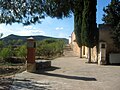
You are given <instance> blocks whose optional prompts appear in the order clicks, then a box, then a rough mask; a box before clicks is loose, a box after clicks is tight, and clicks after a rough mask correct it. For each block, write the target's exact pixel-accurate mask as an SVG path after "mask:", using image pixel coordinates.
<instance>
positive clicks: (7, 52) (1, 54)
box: [0, 47, 12, 62]
mask: <svg viewBox="0 0 120 90" xmlns="http://www.w3.org/2000/svg"><path fill="white" fill-rule="evenodd" d="M11 52H12V51H11V47H7V48H3V49H2V50H1V51H0V59H1V60H2V62H5V60H6V59H7V58H9V57H11V54H12V53H11Z"/></svg>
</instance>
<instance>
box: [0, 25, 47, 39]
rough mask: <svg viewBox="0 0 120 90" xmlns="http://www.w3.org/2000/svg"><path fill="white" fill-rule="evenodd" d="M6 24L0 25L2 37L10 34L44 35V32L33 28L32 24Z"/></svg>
mask: <svg viewBox="0 0 120 90" xmlns="http://www.w3.org/2000/svg"><path fill="white" fill-rule="evenodd" d="M15 27H17V26H6V25H0V33H3V37H6V36H8V35H10V34H15V35H20V36H30V35H46V33H45V32H44V31H43V30H41V29H38V28H34V27H33V26H24V27H21V28H19V27H17V28H15Z"/></svg>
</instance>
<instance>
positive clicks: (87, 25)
mask: <svg viewBox="0 0 120 90" xmlns="http://www.w3.org/2000/svg"><path fill="white" fill-rule="evenodd" d="M96 3H97V2H96V0H92V1H90V0H85V1H84V10H83V14H82V16H83V19H82V31H81V37H82V44H83V45H84V46H87V47H88V48H89V53H88V62H91V48H92V47H93V46H94V45H95V41H96V40H95V38H96V31H97V24H96Z"/></svg>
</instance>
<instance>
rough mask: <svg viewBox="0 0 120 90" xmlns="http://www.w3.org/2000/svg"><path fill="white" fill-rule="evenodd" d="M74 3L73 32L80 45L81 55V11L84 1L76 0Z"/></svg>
mask: <svg viewBox="0 0 120 90" xmlns="http://www.w3.org/2000/svg"><path fill="white" fill-rule="evenodd" d="M76 4H77V5H76ZM76 4H75V9H74V32H75V36H76V42H77V44H78V46H79V47H80V57H82V43H81V27H82V12H83V7H84V5H83V4H84V3H83V0H78V1H76ZM78 6H79V7H78Z"/></svg>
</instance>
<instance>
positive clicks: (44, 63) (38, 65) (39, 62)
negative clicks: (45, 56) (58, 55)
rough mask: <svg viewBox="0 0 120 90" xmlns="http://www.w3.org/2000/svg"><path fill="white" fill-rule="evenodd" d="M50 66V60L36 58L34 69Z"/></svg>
mask: <svg viewBox="0 0 120 90" xmlns="http://www.w3.org/2000/svg"><path fill="white" fill-rule="evenodd" d="M50 67H51V61H50V60H36V70H37V71H38V70H40V69H46V68H50Z"/></svg>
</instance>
